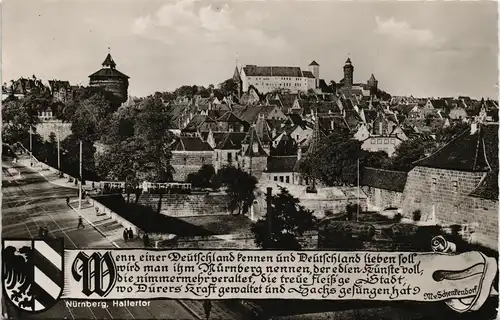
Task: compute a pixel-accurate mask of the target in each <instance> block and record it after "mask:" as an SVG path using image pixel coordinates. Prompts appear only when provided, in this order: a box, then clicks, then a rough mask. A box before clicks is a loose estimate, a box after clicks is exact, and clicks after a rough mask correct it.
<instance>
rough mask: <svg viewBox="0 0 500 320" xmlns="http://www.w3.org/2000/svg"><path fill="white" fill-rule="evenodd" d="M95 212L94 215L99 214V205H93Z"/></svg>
mask: <svg viewBox="0 0 500 320" xmlns="http://www.w3.org/2000/svg"><path fill="white" fill-rule="evenodd" d="M95 214H96V216H98V215H99V207H95Z"/></svg>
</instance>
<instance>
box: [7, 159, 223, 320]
mask: <svg viewBox="0 0 500 320" xmlns="http://www.w3.org/2000/svg"><path fill="white" fill-rule="evenodd" d="M2 171H3V172H2V173H3V174H2V193H3V195H2V232H3V233H2V237H3V238H16V237H29V238H31V237H36V236H37V235H38V229H39V227H45V226H46V227H47V228H48V230H49V236H51V237H62V238H64V244H65V247H66V248H67V249H75V248H84V247H92V248H97V247H107V248H113V245H112V244H111V242H110V241H109V240H107V239H106V238H105V237H104V236H103V235H101V233H99V232H98V231H97V230H96V229H94V228H90V227H87V228H85V229H79V230H78V229H77V228H76V227H77V224H78V214H77V213H76V212H75V211H74V210H73V209H71V208H69V207H68V206H67V205H66V200H65V199H66V197H67V196H70V197H76V196H77V190H76V189H72V188H66V187H61V186H57V185H54V184H52V183H50V182H48V181H47V180H46V179H45V178H44V177H43V176H41V175H40V174H39V173H37V172H36V171H34V170H32V169H31V168H27V167H23V166H20V165H18V164H12V162H10V161H3V162H2ZM7 305H8V307H7V311H8V315H9V317H11V319H23V320H24V319H57V320H60V319H186V320H187V319H190V320H191V319H201V316H200V315H199V314H196V313H195V312H193V311H192V309H190V308H188V307H186V305H185V304H184V303H182V302H180V301H177V300H154V301H151V302H150V306H149V307H113V306H111V304H109V306H108V308H101V307H90V308H89V307H69V306H67V305H66V303H65V302H64V301H59V302H58V304H57V305H56V306H54V307H53V308H51V309H50V310H48V311H46V312H43V313H40V314H37V315H28V314H22V315H19V314H16V312H15V310H14V308H13V307H12V306H11V305H10V304H8V303H7ZM214 319H215V318H214Z"/></svg>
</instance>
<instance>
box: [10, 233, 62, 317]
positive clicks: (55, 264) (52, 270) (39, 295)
mask: <svg viewBox="0 0 500 320" xmlns="http://www.w3.org/2000/svg"><path fill="white" fill-rule="evenodd" d="M63 259H64V242H63V239H43V240H39V239H35V240H33V239H29V240H28V239H3V240H2V281H3V288H4V295H5V297H6V298H7V300H9V301H10V302H11V303H12V304H13V305H14V306H15V307H16V308H18V309H21V310H22V311H26V312H30V313H34V312H42V311H46V310H48V309H50V308H51V307H53V306H54V305H55V304H56V302H57V301H58V300H59V297H60V296H61V293H62V291H63V287H64V273H63V270H64V268H63Z"/></svg>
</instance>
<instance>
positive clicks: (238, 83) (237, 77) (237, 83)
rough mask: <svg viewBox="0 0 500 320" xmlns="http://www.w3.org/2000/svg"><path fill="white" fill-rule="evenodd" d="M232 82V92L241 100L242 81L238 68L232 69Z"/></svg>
mask: <svg viewBox="0 0 500 320" xmlns="http://www.w3.org/2000/svg"><path fill="white" fill-rule="evenodd" d="M233 82H234V88H235V89H234V90H235V93H236V96H237V97H238V99H239V98H241V88H242V87H243V81H242V80H241V75H240V71H239V70H238V66H236V67H235V68H234V73H233Z"/></svg>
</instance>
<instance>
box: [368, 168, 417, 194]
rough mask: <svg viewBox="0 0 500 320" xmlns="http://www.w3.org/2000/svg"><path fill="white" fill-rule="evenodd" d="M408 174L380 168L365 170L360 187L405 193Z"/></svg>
mask: <svg viewBox="0 0 500 320" xmlns="http://www.w3.org/2000/svg"><path fill="white" fill-rule="evenodd" d="M406 177H407V173H406V172H403V171H393V170H384V169H378V168H368V167H367V168H364V169H363V170H362V172H361V182H360V185H362V186H367V187H372V188H377V189H384V190H389V191H396V192H403V190H404V188H405V184H406Z"/></svg>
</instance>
